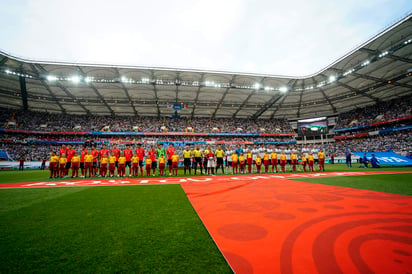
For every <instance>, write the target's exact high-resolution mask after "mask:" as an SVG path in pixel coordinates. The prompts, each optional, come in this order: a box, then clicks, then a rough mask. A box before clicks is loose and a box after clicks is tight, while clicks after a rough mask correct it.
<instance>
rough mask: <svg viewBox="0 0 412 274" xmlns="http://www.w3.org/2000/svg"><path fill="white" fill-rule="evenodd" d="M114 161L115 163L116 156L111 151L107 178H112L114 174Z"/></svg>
mask: <svg viewBox="0 0 412 274" xmlns="http://www.w3.org/2000/svg"><path fill="white" fill-rule="evenodd" d="M116 161H117V157H116V154H115V152H114V151H112V152H111V153H110V157H109V176H110V177H113V176H114V172H115V170H116Z"/></svg>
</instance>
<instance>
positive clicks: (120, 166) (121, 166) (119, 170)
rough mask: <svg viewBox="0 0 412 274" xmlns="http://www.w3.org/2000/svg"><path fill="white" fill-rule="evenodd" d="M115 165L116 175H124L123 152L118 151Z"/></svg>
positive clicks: (124, 160)
mask: <svg viewBox="0 0 412 274" xmlns="http://www.w3.org/2000/svg"><path fill="white" fill-rule="evenodd" d="M117 161H118V163H119V164H118V166H117V176H119V177H124V176H125V175H126V157H125V156H124V152H121V153H120V157H119V159H117Z"/></svg>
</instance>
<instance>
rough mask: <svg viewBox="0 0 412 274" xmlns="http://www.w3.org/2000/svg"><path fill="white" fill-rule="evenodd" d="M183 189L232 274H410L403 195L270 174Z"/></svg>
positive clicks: (409, 218)
mask: <svg viewBox="0 0 412 274" xmlns="http://www.w3.org/2000/svg"><path fill="white" fill-rule="evenodd" d="M215 178H216V177H215ZM182 187H183V188H184V190H185V192H186V193H187V196H188V198H189V199H190V201H191V203H192V204H193V206H194V208H195V210H196V212H197V213H198V215H199V216H200V218H201V219H202V221H203V223H204V224H205V226H206V228H207V229H208V231H209V233H210V235H211V236H212V237H213V239H214V240H215V242H216V244H217V246H218V247H219V249H220V250H221V251H222V253H223V254H224V256H225V258H226V259H227V261H228V262H229V264H230V265H231V267H232V268H233V270H234V271H235V272H236V273H328V274H330V273H412V197H410V196H403V195H396V194H387V193H380V192H374V191H366V190H358V189H351V188H343V187H335V186H327V185H320V184H312V183H304V182H296V181H288V180H285V179H282V178H273V177H265V178H261V179H248V177H247V176H245V177H241V176H239V178H238V179H233V178H227V179H225V180H223V178H219V179H217V180H211V181H205V182H190V183H189V182H183V183H182Z"/></svg>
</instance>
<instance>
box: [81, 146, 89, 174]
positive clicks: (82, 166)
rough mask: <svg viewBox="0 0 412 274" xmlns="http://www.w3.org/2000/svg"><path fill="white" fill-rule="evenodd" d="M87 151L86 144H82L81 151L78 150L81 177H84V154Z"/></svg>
mask: <svg viewBox="0 0 412 274" xmlns="http://www.w3.org/2000/svg"><path fill="white" fill-rule="evenodd" d="M87 153H88V151H87V149H86V146H85V145H83V148H82V151H81V152H80V171H81V172H82V178H84V156H86V155H87Z"/></svg>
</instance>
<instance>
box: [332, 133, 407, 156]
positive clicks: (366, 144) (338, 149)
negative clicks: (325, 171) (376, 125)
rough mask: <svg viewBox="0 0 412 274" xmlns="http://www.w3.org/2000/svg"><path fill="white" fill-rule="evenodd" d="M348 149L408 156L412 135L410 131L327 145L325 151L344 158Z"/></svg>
mask: <svg viewBox="0 0 412 274" xmlns="http://www.w3.org/2000/svg"><path fill="white" fill-rule="evenodd" d="M347 149H350V150H351V151H359V152H366V151H374V152H384V151H394V152H396V153H398V154H400V155H403V156H408V154H410V153H411V152H412V135H411V132H410V131H406V132H394V133H389V134H384V135H376V136H370V137H366V138H360V139H352V140H341V141H337V142H335V143H328V144H325V150H327V151H328V152H329V153H333V154H335V156H336V157H343V156H344V155H345V150H347Z"/></svg>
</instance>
